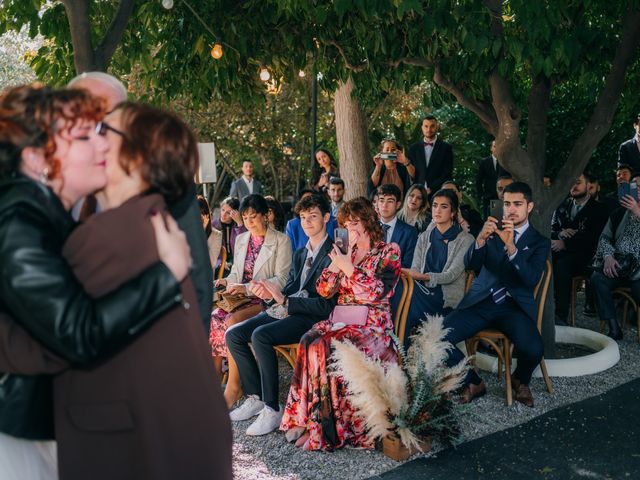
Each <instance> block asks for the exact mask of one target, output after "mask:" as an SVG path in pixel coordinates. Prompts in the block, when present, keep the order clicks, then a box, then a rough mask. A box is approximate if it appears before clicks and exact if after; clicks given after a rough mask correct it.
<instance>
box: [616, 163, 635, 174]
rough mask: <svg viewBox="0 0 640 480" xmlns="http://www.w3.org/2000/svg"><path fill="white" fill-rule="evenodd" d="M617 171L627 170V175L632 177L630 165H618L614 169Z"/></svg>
mask: <svg viewBox="0 0 640 480" xmlns="http://www.w3.org/2000/svg"><path fill="white" fill-rule="evenodd" d="M618 170H629V173H630V174H631V175H633V168H631V165H629V164H628V163H619V164H618V166H617V167H616V171H618Z"/></svg>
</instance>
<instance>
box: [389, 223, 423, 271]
mask: <svg viewBox="0 0 640 480" xmlns="http://www.w3.org/2000/svg"><path fill="white" fill-rule="evenodd" d="M417 241H418V230H416V228H415V227H412V226H411V225H409V224H407V223H404V222H403V221H402V220H400V219H398V221H397V222H396V227H395V228H394V229H393V235H391V242H394V243H397V244H398V246H400V263H401V264H402V268H411V263H412V262H413V252H414V250H415V249H416V242H417Z"/></svg>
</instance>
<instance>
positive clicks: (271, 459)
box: [233, 295, 640, 480]
mask: <svg viewBox="0 0 640 480" xmlns="http://www.w3.org/2000/svg"><path fill="white" fill-rule="evenodd" d="M581 301H582V295H580V296H579V302H580V303H579V305H578V309H577V310H578V312H582V303H581ZM578 326H580V327H582V328H589V329H592V330H596V331H597V330H598V322H597V319H595V318H589V317H584V316H582V315H581V314H580V315H579V316H578ZM619 346H620V357H621V360H620V362H619V363H618V364H617V365H616V366H614V367H613V368H610V369H609V370H607V371H604V372H601V373H598V374H595V375H589V376H585V377H572V378H560V377H557V378H552V382H553V387H554V393H553V395H549V394H548V393H547V391H546V388H545V385H544V381H543V380H542V378H534V379H533V380H532V382H531V390H532V392H533V395H534V399H535V408H527V407H525V406H523V405H521V404H519V403H517V402H515V401H514V404H513V405H512V406H511V407H507V406H506V405H505V404H504V387H503V382H501V381H500V380H498V379H497V378H496V376H495V375H492V374H489V373H488V372H482V376H483V378H484V379H485V382H486V383H487V390H488V392H487V395H485V396H484V397H482V398H480V399H478V400H476V401H474V402H473V403H472V404H471V405H470V406H469V408H468V410H467V412H466V414H465V417H464V418H463V420H462V433H463V440H464V441H468V440H472V439H474V438H478V437H482V436H485V435H489V434H491V433H493V432H496V431H499V430H503V429H505V428H509V427H512V426H515V425H518V424H520V423H524V422H526V421H528V420H531V419H532V418H534V417H537V416H538V415H542V414H543V413H546V412H547V411H549V410H551V409H554V408H557V407H560V406H562V405H566V404H568V403H573V402H577V401H579V400H582V399H585V398H588V397H592V396H594V395H599V394H601V393H603V392H606V391H607V390H610V389H612V388H614V387H616V386H618V385H620V384H623V383H625V382H628V381H630V380H633V379H634V378H637V377H639V376H640V345H639V344H638V340H637V330H636V329H635V327H631V328H629V327H627V328H626V329H625V340H623V341H622V342H620V344H619ZM280 375H281V396H282V402H284V401H285V399H286V398H285V397H286V393H287V389H288V382H289V381H290V378H291V368H290V367H289V365H288V364H286V363H284V362H283V361H281V365H280ZM250 424H251V421H246V422H238V423H235V424H234V427H233V430H234V432H233V433H234V446H233V453H234V474H235V478H236V479H238V480H245V479H246V480H254V479H260V480H262V479H265V480H276V479H277V480H285V479H286V480H294V479H295V480H307V479H309V480H311V479H331V478H342V477H345V475H348V476H349V480H356V479H364V478H368V477H371V476H374V475H379V474H381V473H383V472H385V471H387V470H390V469H392V468H394V467H396V466H398V465H400V463H399V462H395V461H393V460H391V459H389V458H387V457H385V456H384V455H383V454H382V453H381V452H378V451H368V450H357V449H352V448H345V449H342V450H340V451H337V452H333V453H326V452H304V451H301V450H298V449H296V448H295V447H294V446H293V445H291V444H288V443H287V442H286V440H285V439H284V435H283V434H282V433H271V434H269V435H265V436H263V437H248V436H247V435H245V433H244V432H245V430H246V429H247V427H248V426H249V425H250ZM439 448H440V447H438V445H435V446H434V451H437V450H438V449H439ZM427 455H430V454H427ZM414 458H415V457H414Z"/></svg>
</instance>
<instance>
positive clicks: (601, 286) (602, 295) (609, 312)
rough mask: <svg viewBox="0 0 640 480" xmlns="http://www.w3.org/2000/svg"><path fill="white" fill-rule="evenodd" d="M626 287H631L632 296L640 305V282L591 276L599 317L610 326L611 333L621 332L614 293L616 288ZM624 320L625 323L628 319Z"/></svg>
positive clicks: (602, 275)
mask: <svg viewBox="0 0 640 480" xmlns="http://www.w3.org/2000/svg"><path fill="white" fill-rule="evenodd" d="M624 286H627V287H631V296H632V297H633V299H634V300H635V301H636V303H638V302H639V301H640V280H635V281H633V282H632V281H630V280H629V279H627V278H609V277H607V276H606V275H604V274H602V273H600V272H593V273H592V274H591V288H592V289H593V293H594V296H595V300H596V308H597V309H598V316H599V317H600V319H601V320H603V321H605V322H607V323H608V324H609V331H610V332H611V333H617V332H619V331H620V327H619V326H618V322H617V320H616V306H615V304H614V303H613V295H612V292H613V290H614V289H615V288H617V287H624ZM622 320H623V322H624V321H626V318H624V319H622Z"/></svg>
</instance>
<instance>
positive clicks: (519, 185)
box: [504, 182, 533, 203]
mask: <svg viewBox="0 0 640 480" xmlns="http://www.w3.org/2000/svg"><path fill="white" fill-rule="evenodd" d="M504 193H521V194H522V195H523V196H524V198H525V200H526V201H527V203H530V202H533V192H532V191H531V187H530V186H529V185H527V184H526V183H524V182H513V183H512V184H510V185H507V186H506V187H505V188H504Z"/></svg>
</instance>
